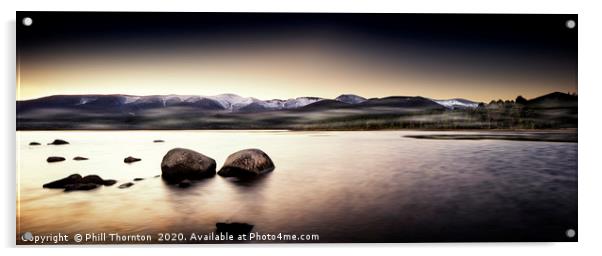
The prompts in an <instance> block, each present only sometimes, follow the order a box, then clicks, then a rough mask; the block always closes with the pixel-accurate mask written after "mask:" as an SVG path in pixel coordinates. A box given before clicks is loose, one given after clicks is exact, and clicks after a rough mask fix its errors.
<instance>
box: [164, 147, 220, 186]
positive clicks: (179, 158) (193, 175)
mask: <svg viewBox="0 0 602 256" xmlns="http://www.w3.org/2000/svg"><path fill="white" fill-rule="evenodd" d="M213 176H215V160H213V159H212V158H210V157H208V156H205V155H203V154H201V153H199V152H196V151H193V150H190V149H185V148H174V149H172V150H170V151H168V152H167V154H165V156H164V157H163V160H162V161H161V177H162V178H163V180H165V181H167V182H169V183H179V182H180V181H182V180H185V179H189V180H197V179H203V178H209V177H213Z"/></svg>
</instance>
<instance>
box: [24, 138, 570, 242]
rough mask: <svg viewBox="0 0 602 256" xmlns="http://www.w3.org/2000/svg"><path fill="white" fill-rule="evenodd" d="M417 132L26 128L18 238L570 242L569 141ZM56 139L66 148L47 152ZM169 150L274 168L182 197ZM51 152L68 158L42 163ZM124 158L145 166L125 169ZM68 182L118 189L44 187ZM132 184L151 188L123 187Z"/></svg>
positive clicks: (207, 184)
mask: <svg viewBox="0 0 602 256" xmlns="http://www.w3.org/2000/svg"><path fill="white" fill-rule="evenodd" d="M449 133H450V132H446V134H449ZM419 134H425V132H418V131H379V132H365V131H358V132H282V131H274V132H272V131H43V132H40V131H35V132H34V131H32V132H29V131H28V132H21V131H20V132H17V138H18V145H17V147H18V148H17V154H18V155H17V156H18V159H17V165H18V172H17V177H18V180H19V184H18V213H17V216H18V217H17V233H18V234H20V233H21V232H25V231H30V232H32V233H34V234H40V233H57V232H62V233H68V234H72V233H78V232H119V233H122V234H137V233H144V234H156V233H159V232H197V233H209V232H212V231H215V224H216V223H218V222H225V223H230V222H240V223H249V224H251V225H253V226H254V227H253V232H260V233H272V234H278V233H280V232H282V233H291V234H308V233H310V234H319V236H320V241H319V242H411V241H466V240H470V241H490V240H497V241H525V240H528V241H545V240H547V241H550V240H552V241H569V240H570V239H569V238H566V236H565V235H564V234H565V231H566V230H567V229H568V228H573V229H576V228H577V226H576V224H577V144H576V143H555V142H524V141H495V140H479V141H453V140H417V139H412V138H405V137H403V136H404V135H419ZM428 134H433V132H428ZM54 139H65V140H67V141H69V142H70V144H69V145H61V146H52V145H46V143H48V142H51V141H53V140H54ZM156 139H162V140H165V142H163V143H153V140H156ZM32 141H37V142H40V143H41V144H42V145H41V146H29V142H32ZM175 147H184V148H190V149H193V150H196V151H198V152H201V153H203V154H205V155H207V156H210V157H212V158H214V159H215V160H216V162H217V166H218V168H219V167H220V166H221V164H222V163H223V162H224V160H225V159H226V157H227V156H228V155H229V154H230V153H233V152H236V151H238V150H240V149H244V148H260V149H262V150H263V151H265V152H266V153H267V154H268V155H270V157H271V158H272V160H273V161H274V163H275V165H276V169H275V171H274V172H272V173H270V174H268V175H266V176H265V177H262V178H260V179H256V180H251V181H239V180H236V179H231V178H230V179H225V178H222V177H219V176H215V177H213V178H211V179H206V180H203V181H199V182H196V183H194V184H193V185H192V186H191V187H189V188H178V187H177V186H169V185H167V184H165V183H164V182H163V181H162V180H161V179H160V178H156V177H154V176H155V175H157V174H160V173H161V169H160V163H161V159H162V157H163V155H164V154H165V153H166V152H167V151H169V150H170V149H172V148H175ZM48 156H62V157H65V158H67V160H66V161H64V162H58V163H47V162H46V158H47V157H48ZM75 156H83V157H88V158H90V159H89V160H87V161H73V160H72V159H73V157H75ZM127 156H133V157H137V158H141V159H142V161H140V162H135V163H132V164H125V163H123V159H124V158H125V157H127ZM73 173H79V174H81V175H89V174H97V175H100V176H101V177H102V178H105V179H116V180H118V183H117V184H116V185H114V186H112V187H101V188H99V189H96V190H92V191H76V192H70V193H64V192H62V191H61V190H50V189H42V184H44V183H46V182H49V181H52V180H56V179H59V178H63V177H66V176H67V175H70V174H73ZM138 177H140V178H145V179H144V180H142V181H136V182H134V183H135V185H134V186H132V187H130V188H126V189H118V188H117V186H118V185H120V184H122V183H125V182H130V181H132V180H133V179H134V178H138ZM574 239H575V238H573V240H574Z"/></svg>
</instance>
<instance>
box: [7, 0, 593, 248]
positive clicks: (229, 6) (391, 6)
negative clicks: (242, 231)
mask: <svg viewBox="0 0 602 256" xmlns="http://www.w3.org/2000/svg"><path fill="white" fill-rule="evenodd" d="M598 2H599V1H598ZM1 4H2V8H0V12H1V13H2V21H3V24H2V28H3V36H2V38H3V39H2V40H1V41H2V47H1V48H0V51H1V53H2V54H1V56H2V58H3V60H2V62H1V64H0V65H2V68H1V69H0V70H1V72H2V77H3V78H5V80H4V85H3V87H2V89H3V91H2V96H3V98H2V104H3V108H2V110H3V111H4V113H3V115H2V116H3V117H4V122H3V125H2V126H1V127H2V132H1V133H0V134H1V136H2V141H3V142H4V147H2V152H1V153H0V162H1V163H2V164H3V165H4V168H2V170H1V171H0V172H1V173H2V179H1V180H2V182H3V183H2V187H3V189H4V190H5V193H3V196H2V197H1V199H0V200H1V202H2V205H3V206H4V207H3V208H2V211H0V214H1V215H2V221H3V223H2V224H3V225H2V244H3V245H4V247H14V243H15V241H14V238H15V229H14V227H15V133H14V131H15V104H14V102H15V11H18V10H19V11H52V10H54V11H247V12H254V11H261V12H404V13H414V12H417V13H420V12H426V13H577V14H579V18H578V24H577V28H578V29H579V90H578V94H579V242H578V243H461V244H459V243H451V244H315V245H302V244H293V245H282V244H272V245H200V246H191V245H184V246H170V247H169V248H165V247H166V246H161V245H156V246H117V247H115V246H114V247H109V248H107V247H106V246H105V247H100V248H103V249H102V250H98V249H91V250H87V251H86V252H83V253H86V254H93V255H101V254H102V255H105V254H108V253H139V252H133V251H131V250H134V249H144V250H145V251H144V252H142V253H145V254H153V255H166V254H172V253H174V252H173V250H174V249H176V248H177V249H178V250H180V249H183V250H186V252H181V251H178V252H176V253H190V254H193V253H194V254H209V253H215V254H220V255H222V254H224V253H225V254H232V255H243V254H244V255H246V254H261V255H265V254H266V253H267V254H283V253H286V254H287V255H307V254H308V253H320V254H322V253H323V254H351V255H365V254H370V255H376V254H380V253H395V254H406V255H411V254H420V255H450V254H451V255H455V254H461V255H483V254H486V255H526V254H531V255H537V254H539V255H543V254H545V255H581V254H589V255H593V254H598V255H600V253H601V252H602V246H600V244H601V243H602V241H601V238H602V235H601V234H600V233H601V232H600V230H601V229H600V228H601V225H600V222H601V221H600V220H601V218H602V211H601V209H602V200H600V195H602V191H601V189H600V188H601V187H602V184H601V182H602V164H601V161H598V159H599V158H600V156H601V153H600V151H597V149H598V146H599V145H598V142H602V140H600V136H599V135H598V133H599V132H600V131H599V130H600V129H602V125H601V122H600V119H602V118H601V114H600V113H601V111H602V109H601V107H600V103H602V102H600V101H599V100H600V99H601V98H602V95H601V94H600V91H601V89H600V88H601V87H602V81H601V79H600V77H601V76H602V72H601V70H602V65H600V64H599V61H600V59H601V57H602V56H600V55H601V54H600V52H601V51H600V47H602V42H601V40H600V38H601V36H600V35H601V34H602V33H600V32H599V31H600V25H601V24H602V21H601V18H600V17H601V16H602V13H601V12H600V11H601V10H600V4H598V3H596V1H571V0H564V1H556V0H553V1H525V0H505V1H495V2H494V1H477V0H461V1H425V0H422V1H420V0H416V1H408V2H404V1H379V0H371V1H357V0H347V1H343V0H338V1H298V2H293V1H276V0H272V1H244V0H240V1H219V2H218V1H216V2H208V1H179V0H175V1H174V0H172V1H159V0H147V1H139V2H134V1H130V2H128V1H124V0H104V1H98V2H89V1H77V0H58V1H57V0H54V1H43V0H40V1H10V2H7V1H2V3H1ZM71 247H73V246H70V247H59V248H58V249H57V250H54V249H53V250H44V251H43V252H42V251H39V250H37V251H33V250H31V249H28V248H17V249H9V250H13V251H12V253H19V254H23V253H24V254H34V253H36V254H40V253H42V254H44V255H46V254H63V255H64V254H67V253H69V254H71V253H81V252H74V251H72V250H71V249H66V248H71ZM98 247H99V246H94V248H98ZM76 248H77V250H81V249H83V248H87V249H90V248H89V247H82V246H79V247H76ZM105 249H106V250H105ZM266 249H268V250H267V251H266ZM291 249H294V250H291ZM3 250H4V249H3ZM14 250H18V251H14ZM116 250H119V251H116ZM123 250H126V251H130V252H122V251H123ZM4 253H11V252H3V254H4Z"/></svg>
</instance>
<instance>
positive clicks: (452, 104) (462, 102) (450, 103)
mask: <svg viewBox="0 0 602 256" xmlns="http://www.w3.org/2000/svg"><path fill="white" fill-rule="evenodd" d="M433 101H434V102H437V103H438V104H439V105H441V106H444V107H446V108H449V109H456V108H477V107H478V106H479V103H478V102H474V101H470V100H466V99H459V98H455V99H448V100H433Z"/></svg>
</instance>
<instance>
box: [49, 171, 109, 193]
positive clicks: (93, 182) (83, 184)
mask: <svg viewBox="0 0 602 256" xmlns="http://www.w3.org/2000/svg"><path fill="white" fill-rule="evenodd" d="M116 182H117V181H115V180H103V179H102V178H101V177H100V176H98V175H88V176H85V177H82V176H81V175H79V174H72V175H69V176H67V177H66V178H63V179H60V180H55V181H52V182H49V183H46V184H44V185H43V186H42V187H43V188H63V189H65V192H67V191H74V190H92V189H95V188H97V187H99V186H101V185H105V186H111V185H113V184H115V183H116Z"/></svg>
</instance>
